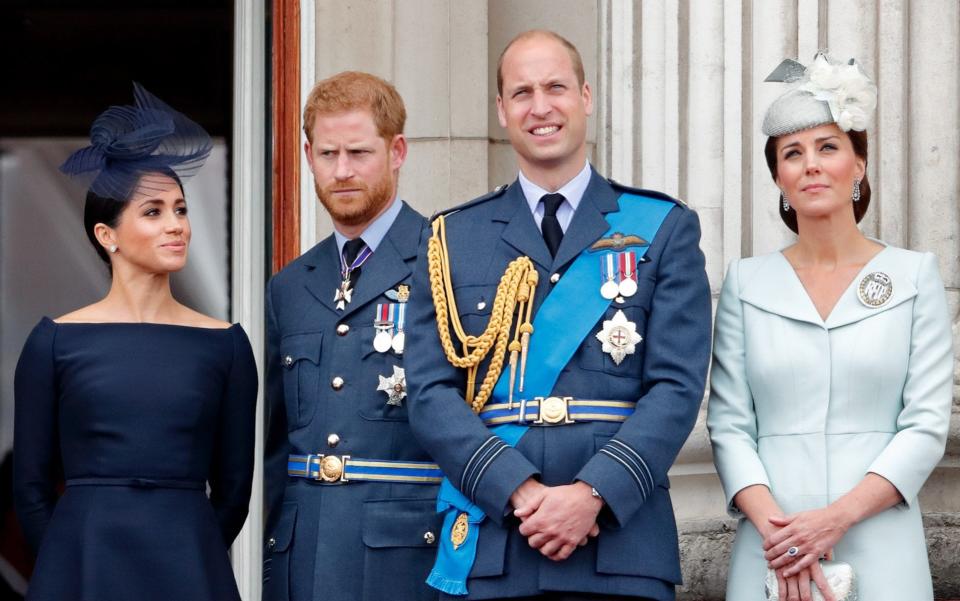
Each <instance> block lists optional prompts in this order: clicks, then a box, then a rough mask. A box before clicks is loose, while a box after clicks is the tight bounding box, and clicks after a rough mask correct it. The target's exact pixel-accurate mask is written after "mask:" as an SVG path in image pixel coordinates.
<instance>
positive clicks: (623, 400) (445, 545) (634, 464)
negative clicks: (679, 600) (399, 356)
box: [405, 31, 710, 600]
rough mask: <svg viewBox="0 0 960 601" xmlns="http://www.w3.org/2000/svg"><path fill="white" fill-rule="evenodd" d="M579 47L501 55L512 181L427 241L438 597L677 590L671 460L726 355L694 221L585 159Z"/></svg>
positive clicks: (422, 368)
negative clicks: (719, 347) (714, 356)
mask: <svg viewBox="0 0 960 601" xmlns="http://www.w3.org/2000/svg"><path fill="white" fill-rule="evenodd" d="M592 106H593V98H592V93H591V89H590V86H589V84H587V83H585V82H584V74H583V67H582V63H581V59H580V56H579V53H578V52H577V50H576V48H574V47H573V45H572V44H570V43H569V42H568V41H567V40H565V39H564V38H562V37H560V36H559V35H557V34H555V33H553V32H547V31H531V32H526V33H523V34H521V35H520V36H518V37H517V38H515V39H514V40H513V41H512V42H511V43H510V44H509V45H508V46H507V48H506V49H505V50H504V52H503V54H502V55H501V58H500V64H499V67H498V96H497V113H498V116H499V119H500V123H501V125H502V126H504V127H505V128H506V129H507V132H508V134H509V137H510V142H511V144H512V145H513V148H514V150H515V152H516V156H517V160H518V162H519V166H520V174H519V177H518V179H517V181H516V182H514V183H513V184H511V185H510V186H508V187H504V188H502V189H498V190H496V191H495V192H493V193H491V194H488V195H487V196H484V197H481V198H479V199H476V200H474V201H472V202H469V203H467V204H465V205H463V206H461V207H459V208H457V209H454V210H451V211H448V212H446V214H445V215H440V216H438V217H437V218H435V220H434V221H433V223H432V229H431V230H428V231H426V232H425V236H424V237H425V238H429V239H428V240H427V241H426V245H425V246H422V247H421V259H420V263H419V264H418V267H417V273H416V275H415V276H414V280H413V281H414V284H413V287H414V292H413V300H412V301H411V304H410V310H409V316H408V319H409V320H410V324H411V331H410V336H409V338H408V347H409V348H408V351H407V353H408V355H407V357H406V359H405V362H406V367H407V370H408V391H409V395H410V403H409V406H410V414H411V425H412V427H413V430H414V433H415V434H416V435H417V437H418V438H419V439H420V441H421V442H422V443H423V445H424V447H425V448H426V449H427V451H428V452H429V453H430V454H431V456H433V457H434V458H435V459H436V460H437V462H438V463H439V464H440V467H441V468H442V469H443V473H444V474H446V475H447V477H448V478H449V480H445V481H444V482H443V484H442V485H441V492H440V497H439V500H438V507H439V509H441V510H442V513H443V515H444V527H443V530H442V531H441V535H440V540H439V541H438V543H439V545H440V548H439V553H438V558H437V562H436V564H435V567H434V569H433V570H432V571H431V574H430V577H429V582H430V583H431V585H432V586H434V587H435V588H438V589H440V590H441V591H443V592H444V593H445V595H444V596H442V597H441V598H447V599H449V598H467V599H494V598H537V599H619V598H625V597H628V598H644V599H657V600H667V599H674V598H675V592H674V589H675V585H676V584H678V583H680V581H681V576H680V565H679V552H678V545H677V532H676V525H675V521H674V516H673V511H672V506H671V502H670V496H669V492H668V488H669V481H668V478H667V470H668V469H669V468H670V466H671V464H672V463H673V461H674V459H675V457H676V455H677V453H678V452H679V450H680V447H681V446H682V444H683V442H684V440H685V439H686V437H687V435H688V434H689V432H690V430H691V428H692V427H693V424H694V421H695V418H696V415H697V410H698V408H699V405H700V401H701V399H702V395H703V390H704V380H705V376H706V370H707V362H708V359H709V353H710V291H709V287H708V284H707V278H706V274H705V272H704V257H703V254H702V253H701V251H700V249H699V247H698V244H699V238H700V228H699V222H698V219H697V216H696V214H695V213H694V212H693V211H692V210H690V209H688V208H687V207H686V206H685V205H683V204H682V203H680V202H679V201H677V200H674V199H672V198H670V197H668V196H665V195H663V194H660V193H657V192H650V191H645V190H635V189H631V188H627V187H625V186H621V185H619V184H615V183H613V182H610V181H608V180H606V179H604V178H603V177H601V176H600V175H598V174H597V173H596V172H595V171H593V169H592V168H591V167H590V165H589V163H588V162H587V158H586V152H587V149H586V129H587V116H588V115H589V114H590V112H591V110H592Z"/></svg>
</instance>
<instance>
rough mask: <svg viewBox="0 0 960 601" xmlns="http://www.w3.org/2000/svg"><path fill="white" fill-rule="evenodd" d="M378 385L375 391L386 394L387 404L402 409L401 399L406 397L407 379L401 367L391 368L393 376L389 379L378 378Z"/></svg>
mask: <svg viewBox="0 0 960 601" xmlns="http://www.w3.org/2000/svg"><path fill="white" fill-rule="evenodd" d="M378 377H379V378H380V385H379V386H377V390H380V391H383V392H386V393H387V404H388V405H393V406H394V407H402V406H403V399H404V398H406V396H407V377H406V375H405V374H404V372H403V368H402V367H397V366H396V365H394V366H393V375H392V376H390V377H389V378H387V377H385V376H378Z"/></svg>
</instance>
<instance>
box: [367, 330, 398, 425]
mask: <svg viewBox="0 0 960 601" xmlns="http://www.w3.org/2000/svg"><path fill="white" fill-rule="evenodd" d="M376 335H377V334H376V332H375V329H374V328H373V326H364V327H363V328H360V332H359V337H360V344H361V351H360V366H361V368H362V369H361V370H360V373H362V374H364V375H363V377H364V378H365V381H364V383H363V388H364V390H365V391H364V392H363V393H362V394H361V395H360V396H359V397H358V399H357V413H358V414H359V415H360V417H362V418H363V419H365V420H371V421H387V422H405V421H407V382H406V380H407V378H406V373H405V372H404V370H403V354H402V353H397V352H396V351H395V350H394V349H393V348H392V347H387V346H386V345H384V346H383V347H381V348H384V349H386V350H384V351H383V352H381V351H378V350H376V348H374V344H373V341H374V338H375V336H376Z"/></svg>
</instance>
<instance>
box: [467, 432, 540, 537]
mask: <svg viewBox="0 0 960 601" xmlns="http://www.w3.org/2000/svg"><path fill="white" fill-rule="evenodd" d="M498 440H499V439H498ZM501 443H502V441H501ZM491 446H493V445H491ZM481 449H482V447H481ZM539 475H540V472H539V470H537V468H536V467H534V466H533V464H532V463H530V461H528V460H527V458H526V457H524V456H523V454H522V453H521V452H520V451H518V450H516V449H515V448H513V447H511V446H509V445H507V444H506V443H502V446H499V445H497V448H495V449H493V450H492V451H491V452H490V455H489V456H488V457H487V459H486V460H485V461H484V463H483V464H482V465H480V466H478V467H477V468H476V469H475V470H473V473H472V474H467V473H465V474H464V476H465V477H464V481H463V485H464V486H463V488H461V492H463V494H465V495H466V496H467V498H469V499H471V500H472V501H473V502H474V503H476V504H477V505H478V506H479V507H480V508H481V509H483V512H484V513H486V514H487V516H488V517H489V518H490V519H492V520H493V521H494V522H495V523H496V524H498V525H499V524H502V523H503V518H504V517H505V516H506V515H507V514H508V513H509V509H510V508H509V504H510V495H512V494H513V492H514V491H515V490H517V487H519V486H520V485H521V484H523V483H524V482H525V481H526V480H527V479H528V478H532V477H535V476H539Z"/></svg>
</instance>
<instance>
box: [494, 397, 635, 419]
mask: <svg viewBox="0 0 960 601" xmlns="http://www.w3.org/2000/svg"><path fill="white" fill-rule="evenodd" d="M636 407H637V404H636V403H634V402H632V401H598V400H591V399H574V398H573V397H568V396H564V397H561V396H549V397H536V398H533V399H530V400H526V399H522V400H520V401H514V402H513V405H512V406H511V405H510V404H509V403H493V404H487V405H484V407H483V410H482V411H481V412H480V419H482V420H483V422H484V423H485V424H487V425H488V426H495V425H499V424H521V425H525V426H562V425H564V424H575V423H577V422H624V421H626V420H627V418H628V417H630V416H631V415H632V414H633V410H634V409H635V408H636Z"/></svg>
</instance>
